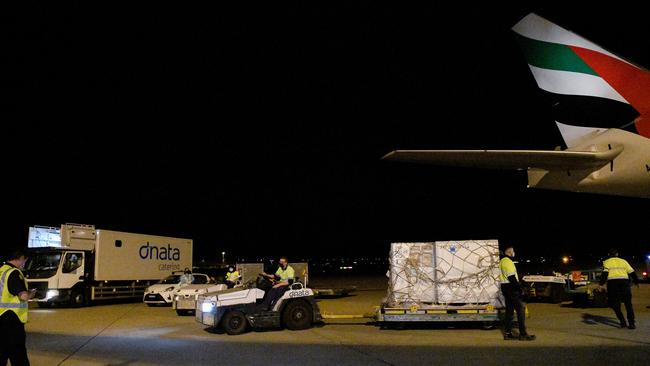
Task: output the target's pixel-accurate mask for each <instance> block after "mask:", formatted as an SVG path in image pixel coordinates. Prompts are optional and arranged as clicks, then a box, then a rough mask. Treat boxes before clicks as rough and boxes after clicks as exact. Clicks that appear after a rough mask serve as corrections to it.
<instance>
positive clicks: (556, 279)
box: [521, 274, 568, 304]
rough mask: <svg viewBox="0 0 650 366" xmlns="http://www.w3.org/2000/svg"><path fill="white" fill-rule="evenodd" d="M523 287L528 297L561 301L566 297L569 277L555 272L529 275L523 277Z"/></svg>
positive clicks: (553, 301)
mask: <svg viewBox="0 0 650 366" xmlns="http://www.w3.org/2000/svg"><path fill="white" fill-rule="evenodd" d="M521 280H522V285H523V286H522V287H523V289H524V296H525V297H526V299H528V300H530V299H546V300H548V301H550V302H552V303H555V304H557V303H560V302H562V301H563V300H564V298H565V297H566V292H567V286H568V285H567V278H566V276H562V275H557V274H554V275H553V276H546V275H527V276H524V277H522V279H521Z"/></svg>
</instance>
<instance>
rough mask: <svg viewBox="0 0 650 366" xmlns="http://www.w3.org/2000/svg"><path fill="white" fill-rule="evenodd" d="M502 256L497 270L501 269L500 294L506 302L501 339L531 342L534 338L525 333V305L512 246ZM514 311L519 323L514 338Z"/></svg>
mask: <svg viewBox="0 0 650 366" xmlns="http://www.w3.org/2000/svg"><path fill="white" fill-rule="evenodd" d="M504 254H505V255H504V257H503V258H501V261H500V262H499V268H500V269H501V274H500V275H499V280H500V282H501V292H502V293H503V297H504V298H505V300H506V317H505V321H504V328H505V329H504V330H505V332H504V334H503V339H505V340H511V339H519V340H522V341H532V340H534V339H535V336H534V335H532V334H528V333H527V332H526V323H525V321H526V305H524V303H523V301H522V290H521V285H520V284H519V276H518V275H517V268H516V267H515V263H514V262H513V261H512V258H514V257H515V249H514V248H513V247H512V245H509V246H507V247H506V248H505V251H504ZM515 311H516V312H517V322H518V323H519V336H515V335H514V334H513V333H512V318H513V315H514V312H515Z"/></svg>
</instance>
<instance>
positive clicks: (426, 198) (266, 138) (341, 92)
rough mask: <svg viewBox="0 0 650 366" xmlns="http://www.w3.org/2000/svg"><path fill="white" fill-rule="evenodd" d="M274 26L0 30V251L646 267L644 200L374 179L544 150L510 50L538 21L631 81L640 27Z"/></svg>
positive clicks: (174, 18) (427, 179)
mask: <svg viewBox="0 0 650 366" xmlns="http://www.w3.org/2000/svg"><path fill="white" fill-rule="evenodd" d="M279 6H280V5H277V4H276V6H274V7H272V8H270V9H255V10H257V12H251V11H250V9H247V10H243V11H242V10H241V9H232V8H226V7H225V6H223V5H216V6H214V7H211V8H209V9H199V8H194V7H190V6H188V7H184V8H164V7H156V8H149V7H146V6H141V7H140V8H139V7H138V6H132V7H131V6H130V7H129V8H128V9H123V8H117V7H113V8H107V7H100V6H98V5H90V4H87V5H86V4H74V5H70V4H66V5H57V6H53V5H49V4H45V5H40V6H37V5H34V6H33V7H30V8H28V9H20V10H13V9H12V10H11V11H3V20H5V21H4V22H2V23H3V24H2V27H3V30H4V32H3V34H5V36H4V37H6V39H5V40H6V43H7V44H8V49H9V52H8V53H7V54H10V55H11V56H10V57H9V58H8V65H7V67H6V68H5V69H6V70H9V72H8V73H5V78H6V80H5V83H4V85H5V87H4V88H3V102H2V103H3V109H4V110H5V111H6V112H5V114H6V116H5V131H4V133H3V135H2V140H3V141H2V142H3V143H2V152H3V156H4V157H5V158H4V161H5V175H4V176H5V177H6V180H5V183H6V186H7V187H8V188H7V191H6V192H7V193H6V194H7V196H8V197H7V198H6V199H5V205H4V207H5V213H6V214H5V216H6V217H8V227H9V237H8V238H7V243H5V244H3V245H2V250H3V251H6V250H8V249H9V248H15V247H24V246H25V245H26V242H27V230H28V227H29V226H32V225H50V226H59V225H61V224H63V223H66V222H78V223H84V224H94V225H95V226H96V227H97V228H101V229H110V230H118V231H129V232H137V233H147V234H156V235H167V236H177V237H189V238H192V239H193V240H194V242H195V253H196V257H197V258H202V257H211V256H216V257H217V258H218V257H219V256H220V253H221V252H222V251H226V252H228V253H232V255H233V257H242V256H246V257H250V256H255V255H260V256H267V257H268V256H280V255H288V256H297V257H303V256H305V257H333V256H339V257H346V256H358V255H363V254H370V255H371V256H381V257H386V256H387V255H388V247H389V244H390V243H391V242H396V241H437V240H468V239H499V240H500V242H502V243H510V244H514V245H516V246H517V247H518V252H519V253H520V255H522V256H536V255H546V256H556V257H557V256H562V255H572V256H574V257H580V256H586V255H593V256H596V257H597V256H600V255H604V254H605V253H606V250H607V249H608V248H609V247H612V246H614V247H618V248H619V249H620V251H621V255H623V256H632V255H634V256H640V255H644V254H645V253H647V252H650V242H649V240H648V232H647V227H648V224H647V222H648V218H647V217H648V214H647V213H648V212H650V210H649V209H650V201H649V200H644V199H634V198H625V197H615V196H600V195H592V194H578V193H568V192H558V191H542V190H528V189H526V177H525V173H524V172H517V171H491V170H472V169H459V168H444V167H433V166H417V165H408V164H394V163H388V162H385V161H382V160H380V159H381V157H382V156H383V155H384V154H386V153H388V152H389V151H391V150H394V149H397V148H405V149H427V148H430V149H445V148H450V149H452V148H453V149H481V148H494V149H517V148H519V149H552V148H554V147H555V146H558V145H561V144H562V142H561V138H560V135H559V133H558V131H557V129H556V127H555V125H554V122H553V114H552V109H551V106H550V103H549V100H548V99H547V98H546V96H545V94H544V93H542V92H540V91H539V89H538V88H537V86H536V84H535V81H534V79H533V78H532V76H531V74H530V71H529V69H528V66H527V64H526V62H525V60H524V58H523V55H522V54H521V53H520V52H519V50H518V48H517V45H516V42H515V40H514V37H513V36H512V34H511V31H510V28H511V27H512V26H513V25H514V24H515V23H516V22H517V21H518V20H519V19H521V18H522V17H523V16H525V15H526V14H528V13H529V12H531V11H534V12H537V13H538V14H539V15H541V16H543V17H546V18H548V19H549V20H551V21H553V22H555V23H557V24H559V25H560V26H563V27H564V28H567V29H570V30H572V31H574V32H576V33H578V34H580V35H582V36H583V37H585V38H587V39H589V40H591V41H593V42H595V43H597V44H599V45H601V46H603V47H604V48H606V49H608V50H610V51H612V52H614V53H616V54H618V55H620V56H621V57H623V58H626V59H629V60H631V61H633V62H635V63H637V64H639V65H642V66H644V67H646V68H648V67H649V66H650V45H649V44H648V38H647V35H648V34H650V25H649V23H648V22H647V21H645V15H643V14H645V13H644V12H643V11H642V10H640V9H634V8H625V9H623V8H620V9H611V8H608V9H602V10H601V9H594V8H593V7H592V8H589V9H580V10H570V9H566V8H565V7H564V6H560V5H558V6H555V5H548V4H545V3H542V2H535V3H533V5H529V6H519V5H517V6H515V5H512V6H509V7H504V8H501V9H499V8H491V7H487V6H482V7H481V6H474V7H467V8H465V7H458V8H456V9H453V8H452V9H451V10H444V11H443V10H442V9H437V8H435V6H424V7H421V8H420V7H418V6H413V7H408V6H406V5H392V6H380V5H374V4H370V3H367V4H366V3H358V4H345V5H343V6H341V7H335V6H333V5H328V6H325V5H324V6H320V7H319V6H317V5H313V6H312V7H309V6H306V5H297V6H291V5H283V6H284V7H283V8H279ZM267 10H268V12H267ZM276 14H277V15H276ZM251 253H255V254H251Z"/></svg>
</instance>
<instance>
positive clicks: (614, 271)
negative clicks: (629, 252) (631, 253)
mask: <svg viewBox="0 0 650 366" xmlns="http://www.w3.org/2000/svg"><path fill="white" fill-rule="evenodd" d="M603 267H604V268H603V272H609V273H608V274H607V280H621V279H624V280H627V279H628V278H629V277H628V274H630V273H632V272H634V269H632V267H631V266H630V264H629V263H627V261H626V260H625V259H621V258H618V257H612V258H609V259H607V260H605V261H604V262H603Z"/></svg>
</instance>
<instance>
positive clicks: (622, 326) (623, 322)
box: [620, 320, 634, 328]
mask: <svg viewBox="0 0 650 366" xmlns="http://www.w3.org/2000/svg"><path fill="white" fill-rule="evenodd" d="M620 322H621V328H627V322H626V321H625V320H621V321H620ZM632 326H634V324H633V325H632Z"/></svg>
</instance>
